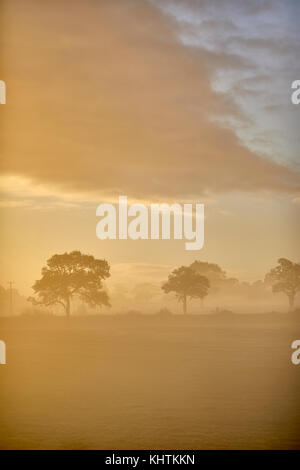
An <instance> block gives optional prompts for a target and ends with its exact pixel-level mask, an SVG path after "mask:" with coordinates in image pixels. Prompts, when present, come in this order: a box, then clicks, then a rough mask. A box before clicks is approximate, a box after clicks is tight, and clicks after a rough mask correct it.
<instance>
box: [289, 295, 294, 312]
mask: <svg viewBox="0 0 300 470" xmlns="http://www.w3.org/2000/svg"><path fill="white" fill-rule="evenodd" d="M288 297H289V311H290V312H292V311H293V309H294V300H295V295H294V294H290V295H289V296H288Z"/></svg>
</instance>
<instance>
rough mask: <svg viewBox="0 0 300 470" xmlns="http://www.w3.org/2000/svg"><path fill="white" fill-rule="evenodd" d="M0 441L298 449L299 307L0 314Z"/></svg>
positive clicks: (47, 445)
mask: <svg viewBox="0 0 300 470" xmlns="http://www.w3.org/2000/svg"><path fill="white" fill-rule="evenodd" d="M0 339H2V340H5V342H6V346H7V364H6V365H4V366H0V448H1V449H266V448H270V449H300V399H299V397H300V365H299V366H295V365H293V364H292V363H291V359H290V358H291V353H292V349H291V343H292V341H293V340H295V339H300V316H299V318H298V317H296V316H294V317H293V316H289V315H279V314H272V315H271V314H270V315H255V314H254V315H198V316H196V315H191V316H187V317H186V318H185V317H183V316H175V315H174V316H170V317H166V318H160V317H159V316H150V315H149V316H146V315H140V316H136V317H134V316H132V317H130V316H126V315H124V316H121V315H119V316H111V317H109V316H97V317H96V316H95V317H86V318H80V317H77V318H75V317H74V318H71V319H70V320H69V321H67V320H66V319H65V318H62V317H45V318H43V317H36V318H31V317H19V318H17V317H16V318H11V319H9V318H4V317H2V318H1V317H0Z"/></svg>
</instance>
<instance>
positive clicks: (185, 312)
mask: <svg viewBox="0 0 300 470" xmlns="http://www.w3.org/2000/svg"><path fill="white" fill-rule="evenodd" d="M183 313H184V315H186V314H187V308H186V295H184V296H183Z"/></svg>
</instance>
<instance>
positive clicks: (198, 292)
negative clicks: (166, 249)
mask: <svg viewBox="0 0 300 470" xmlns="http://www.w3.org/2000/svg"><path fill="white" fill-rule="evenodd" d="M208 289H209V281H208V279H207V278H206V277H204V276H202V275H201V274H198V273H196V272H195V271H194V270H193V269H192V268H191V267H186V266H181V267H180V268H177V269H174V271H172V273H171V274H170V275H169V277H168V280H167V281H166V282H165V283H164V284H163V285H162V290H163V291H164V292H165V293H166V294H168V293H169V292H175V294H176V295H177V297H178V300H179V301H180V302H182V303H183V313H184V314H186V313H187V298H188V297H190V298H191V299H195V298H200V299H203V298H204V297H205V296H206V295H207V294H208Z"/></svg>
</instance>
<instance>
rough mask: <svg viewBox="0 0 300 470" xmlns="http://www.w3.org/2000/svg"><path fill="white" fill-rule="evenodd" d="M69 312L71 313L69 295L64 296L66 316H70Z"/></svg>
mask: <svg viewBox="0 0 300 470" xmlns="http://www.w3.org/2000/svg"><path fill="white" fill-rule="evenodd" d="M70 313H71V306H70V297H67V298H66V314H67V317H68V318H69V316H70Z"/></svg>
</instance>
